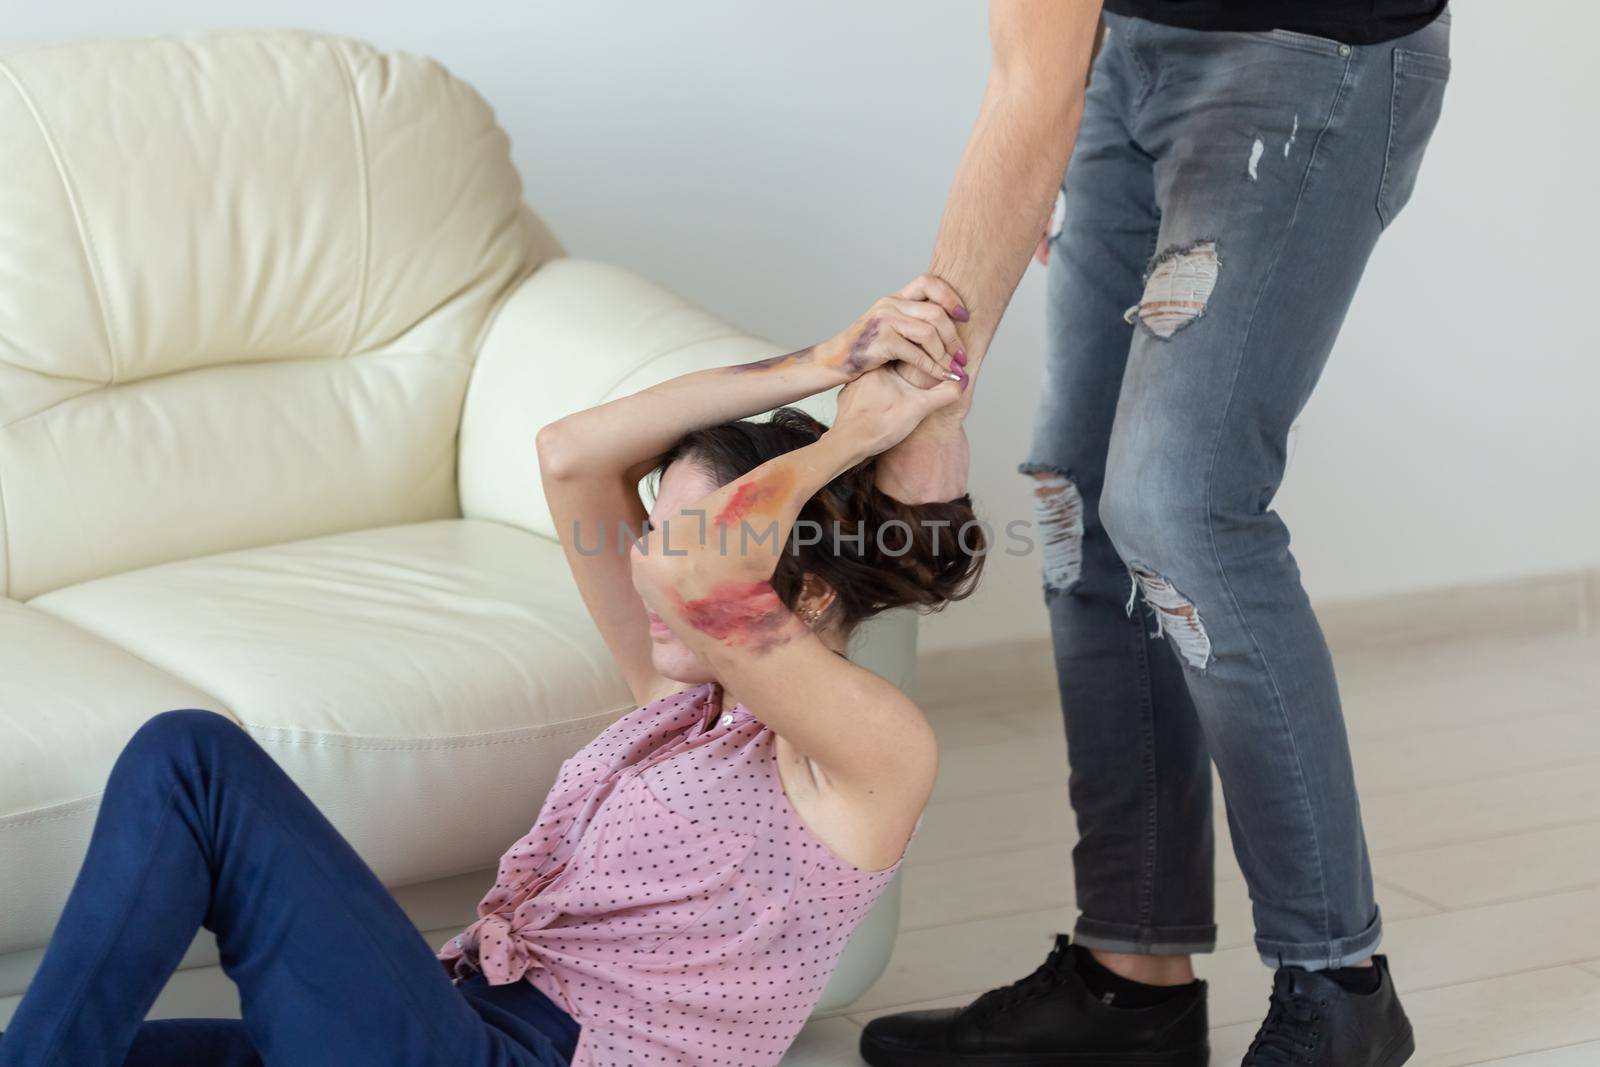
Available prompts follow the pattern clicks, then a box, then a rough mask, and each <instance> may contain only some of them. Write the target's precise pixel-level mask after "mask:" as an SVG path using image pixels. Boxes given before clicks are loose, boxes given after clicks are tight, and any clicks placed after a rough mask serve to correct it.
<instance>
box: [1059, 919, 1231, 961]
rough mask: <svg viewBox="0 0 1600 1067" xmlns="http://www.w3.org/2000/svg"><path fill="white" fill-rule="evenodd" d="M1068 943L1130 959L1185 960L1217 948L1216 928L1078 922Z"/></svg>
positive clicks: (1085, 920) (1097, 920) (1082, 920)
mask: <svg viewBox="0 0 1600 1067" xmlns="http://www.w3.org/2000/svg"><path fill="white" fill-rule="evenodd" d="M1072 940H1073V941H1075V942H1077V943H1078V944H1080V945H1082V946H1083V947H1084V948H1093V949H1099V950H1100V951H1101V952H1123V953H1126V954H1128V955H1130V956H1189V955H1193V954H1195V953H1199V952H1211V951H1213V950H1215V949H1216V947H1217V928H1216V926H1215V925H1211V926H1133V925H1130V924H1128V923H1108V922H1101V921H1100V920H1099V919H1091V918H1089V917H1088V916H1087V915H1084V916H1080V917H1079V918H1078V925H1077V927H1076V928H1075V929H1074V930H1073V931H1072Z"/></svg>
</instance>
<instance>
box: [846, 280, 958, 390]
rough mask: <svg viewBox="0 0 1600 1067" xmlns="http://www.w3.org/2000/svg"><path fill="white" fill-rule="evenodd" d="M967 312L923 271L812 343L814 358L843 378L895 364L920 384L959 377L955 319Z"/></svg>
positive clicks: (952, 294)
mask: <svg viewBox="0 0 1600 1067" xmlns="http://www.w3.org/2000/svg"><path fill="white" fill-rule="evenodd" d="M966 318H967V312H966V309H965V308H963V307H962V306H961V298H960V297H958V296H957V295H956V291H955V290H954V289H952V288H950V286H949V285H947V284H945V282H944V281H942V280H941V279H939V278H936V277H934V276H933V275H931V274H924V275H921V276H920V277H918V278H916V279H915V280H913V281H912V282H910V283H909V284H908V285H906V286H905V287H904V288H902V289H901V290H900V291H899V292H897V293H895V294H894V295H893V296H886V297H884V298H883V299H881V300H879V301H877V302H876V303H875V304H873V305H872V306H871V307H870V308H868V309H867V313H866V314H865V315H862V316H861V317H860V318H859V319H857V320H856V321H855V322H854V323H852V324H851V325H850V326H849V328H847V329H846V330H844V331H843V332H841V333H839V334H838V335H836V336H834V337H831V338H829V339H828V340H826V341H824V342H822V344H820V345H818V346H817V347H816V353H817V356H818V358H819V361H820V362H821V363H823V364H824V365H826V366H828V367H831V368H833V369H834V370H836V371H837V372H838V373H839V374H841V375H842V376H843V377H844V380H845V381H854V380H856V379H857V378H860V377H861V376H862V375H864V374H866V373H868V372H869V371H874V370H877V369H878V368H879V367H883V366H886V365H888V364H891V363H894V364H900V365H901V367H902V368H903V369H904V370H907V371H915V372H917V373H915V374H908V375H907V377H908V378H910V379H911V380H913V381H917V382H920V383H922V384H931V383H932V382H936V381H949V382H957V383H964V382H965V381H966V371H965V369H964V368H965V365H966V362H967V353H966V351H965V349H964V347H963V345H962V341H961V336H960V334H958V333H957V332H956V323H957V322H964V321H966Z"/></svg>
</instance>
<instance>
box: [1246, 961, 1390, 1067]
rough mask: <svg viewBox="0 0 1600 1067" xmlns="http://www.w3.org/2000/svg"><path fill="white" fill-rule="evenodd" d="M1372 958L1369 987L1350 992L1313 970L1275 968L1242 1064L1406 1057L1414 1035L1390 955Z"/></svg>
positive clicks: (1331, 1066) (1334, 1065) (1385, 1061)
mask: <svg viewBox="0 0 1600 1067" xmlns="http://www.w3.org/2000/svg"><path fill="white" fill-rule="evenodd" d="M1372 964H1373V966H1374V967H1377V968H1378V989H1377V991H1376V992H1373V993H1353V992H1351V991H1349V990H1347V989H1345V988H1344V987H1343V986H1341V985H1339V983H1338V982H1335V981H1334V980H1333V979H1332V978H1329V977H1328V976H1327V975H1325V974H1320V973H1318V972H1316V971H1306V970H1302V969H1300V968H1299V967H1280V968H1278V973H1277V974H1276V975H1275V976H1274V977H1273V979H1272V999H1271V1002H1270V1005H1269V1007H1268V1008H1267V1021H1266V1022H1264V1023H1262V1024H1261V1029H1260V1030H1258V1031H1256V1039H1255V1040H1254V1041H1252V1042H1251V1043H1250V1051H1249V1052H1247V1053H1245V1057H1244V1067H1306V1065H1311V1067H1400V1064H1402V1063H1404V1062H1406V1060H1409V1059H1410V1058H1411V1054H1412V1053H1413V1052H1415V1051H1416V1041H1415V1039H1414V1038H1413V1037H1412V1036H1411V1020H1409V1019H1407V1018H1406V1013H1405V1010H1404V1009H1403V1008H1401V1007H1400V998H1399V997H1397V996H1396V995H1395V992H1394V980H1393V979H1392V978H1390V977H1389V960H1388V958H1387V957H1384V956H1374V957H1372Z"/></svg>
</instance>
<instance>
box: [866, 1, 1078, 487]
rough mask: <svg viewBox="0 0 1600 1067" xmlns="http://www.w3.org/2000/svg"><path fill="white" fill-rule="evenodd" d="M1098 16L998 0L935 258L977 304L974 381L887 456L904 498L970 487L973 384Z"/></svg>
mask: <svg viewBox="0 0 1600 1067" xmlns="http://www.w3.org/2000/svg"><path fill="white" fill-rule="evenodd" d="M1099 26H1100V4H1099V0H993V2H992V3H991V4H990V8H989V35H990V39H991V42H992V44H993V48H994V65H993V67H992V68H991V71H990V74H989V84H988V88H987V89H986V90H985V92H984V97H983V107H982V109H981V110H980V112H979V115H978V121H977V123H976V125H974V127H973V130H972V136H971V137H969V138H968V140H967V147H966V151H965V152H964V153H963V154H962V157H961V163H960V165H959V166H958V167H957V168H956V175H955V180H954V181H953V182H952V183H951V186H950V195H949V198H948V200H947V201H946V204H945V210H944V217H943V218H942V220H941V221H940V224H939V236H938V239H937V241H936V242H935V244H934V251H933V264H932V267H931V269H930V273H932V274H935V275H937V276H939V277H940V278H943V279H944V280H945V281H947V282H949V283H950V285H951V286H952V287H954V289H955V290H956V292H957V293H959V294H961V297H962V299H963V302H964V306H965V307H966V309H967V312H968V315H969V318H968V319H967V321H966V322H965V323H964V324H963V325H962V326H961V327H960V328H959V329H960V333H961V335H962V341H963V342H964V344H965V347H966V354H967V359H966V368H965V369H966V373H967V374H968V376H969V383H968V384H969V388H967V390H966V392H965V395H964V396H963V397H962V399H961V402H960V403H959V404H956V405H952V406H951V407H950V408H947V409H944V410H942V411H940V412H938V413H937V414H935V415H934V416H932V417H930V418H929V419H928V420H927V421H926V422H925V423H924V424H923V425H922V426H919V427H918V428H917V429H916V431H915V432H913V433H912V434H911V436H910V437H908V438H906V439H905V440H904V441H902V442H901V443H900V444H899V445H897V446H896V447H895V448H894V449H892V450H891V451H890V452H888V453H886V454H885V455H884V457H883V458H882V459H881V460H880V463H879V476H878V484H879V487H880V488H882V489H883V490H884V491H885V492H888V493H889V494H890V495H892V496H895V497H897V498H899V499H901V500H906V501H913V502H914V501H919V500H935V499H939V500H943V499H951V498H953V497H955V496H958V495H960V493H961V492H963V491H964V490H965V481H966V452H965V445H966V443H965V440H964V438H963V436H962V431H961V422H962V420H963V419H964V418H965V416H966V412H967V409H968V408H969V407H970V406H971V404H972V398H973V395H974V393H975V392H976V390H975V389H973V388H971V386H972V385H975V384H976V381H977V378H978V376H979V373H980V372H981V370H982V366H983V362H984V359H985V357H986V356H987V354H988V350H989V342H990V341H991V340H992V339H993V338H994V335H995V331H996V330H998V329H999V328H1000V319H1001V317H1002V316H1003V315H1004V314H1005V310H1006V306H1007V305H1008V304H1009V303H1010V302H1011V295H1012V293H1013V292H1015V291H1016V288H1017V282H1018V281H1019V280H1020V279H1021V278H1022V272H1023V271H1024V270H1026V269H1027V266H1028V259H1029V257H1030V256H1031V255H1032V253H1033V250H1034V248H1035V246H1037V245H1038V243H1039V234H1040V233H1041V232H1042V231H1043V229H1044V226H1045V223H1046V221H1047V220H1048V218H1049V215H1050V210H1051V208H1052V207H1053V206H1054V204H1055V196H1056V190H1057V189H1058V188H1060V185H1061V178H1062V175H1063V174H1064V173H1065V171H1066V168H1067V159H1068V157H1069V156H1070V155H1071V152H1072V143H1073V140H1074V139H1075V138H1076V137H1077V133H1078V120H1079V118H1080V117H1081V116H1082V115H1083V94H1084V86H1085V82H1086V80H1087V79H1086V74H1087V72H1088V68H1089V60H1090V57H1091V55H1092V53H1093V51H1094V48H1095V44H1096V38H1097V33H1098V30H1099Z"/></svg>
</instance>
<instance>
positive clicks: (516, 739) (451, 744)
mask: <svg viewBox="0 0 1600 1067" xmlns="http://www.w3.org/2000/svg"><path fill="white" fill-rule="evenodd" d="M613 719H614V716H611V715H594V716H591V717H589V718H587V719H582V720H579V721H578V722H577V723H575V724H571V725H563V726H562V727H561V728H559V729H540V730H539V731H538V732H535V733H518V734H515V735H512V736H504V735H498V736H489V737H485V738H483V739H482V740H467V739H461V738H448V739H442V740H438V741H430V740H426V739H421V740H417V741H406V740H401V739H398V738H396V739H385V738H381V737H377V738H366V737H345V736H343V735H340V734H306V733H299V732H297V731H295V730H294V729H293V728H292V727H283V726H267V725H265V724H263V723H253V722H242V723H241V724H240V725H242V726H244V727H245V729H247V730H250V731H252V736H255V737H256V740H257V741H261V742H267V741H270V742H272V743H273V744H278V745H300V746H308V747H315V748H349V749H359V750H363V751H370V752H412V751H440V752H445V751H450V750H453V749H462V748H492V747H494V746H496V745H525V744H529V743H530V742H534V741H547V740H549V739H551V738H555V737H568V736H571V735H573V734H581V733H583V732H585V731H586V730H587V729H588V728H589V727H590V726H592V725H593V724H594V723H595V722H596V721H597V720H598V721H601V722H608V721H613ZM257 730H259V731H261V734H260V735H256V734H255V733H254V731H257Z"/></svg>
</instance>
